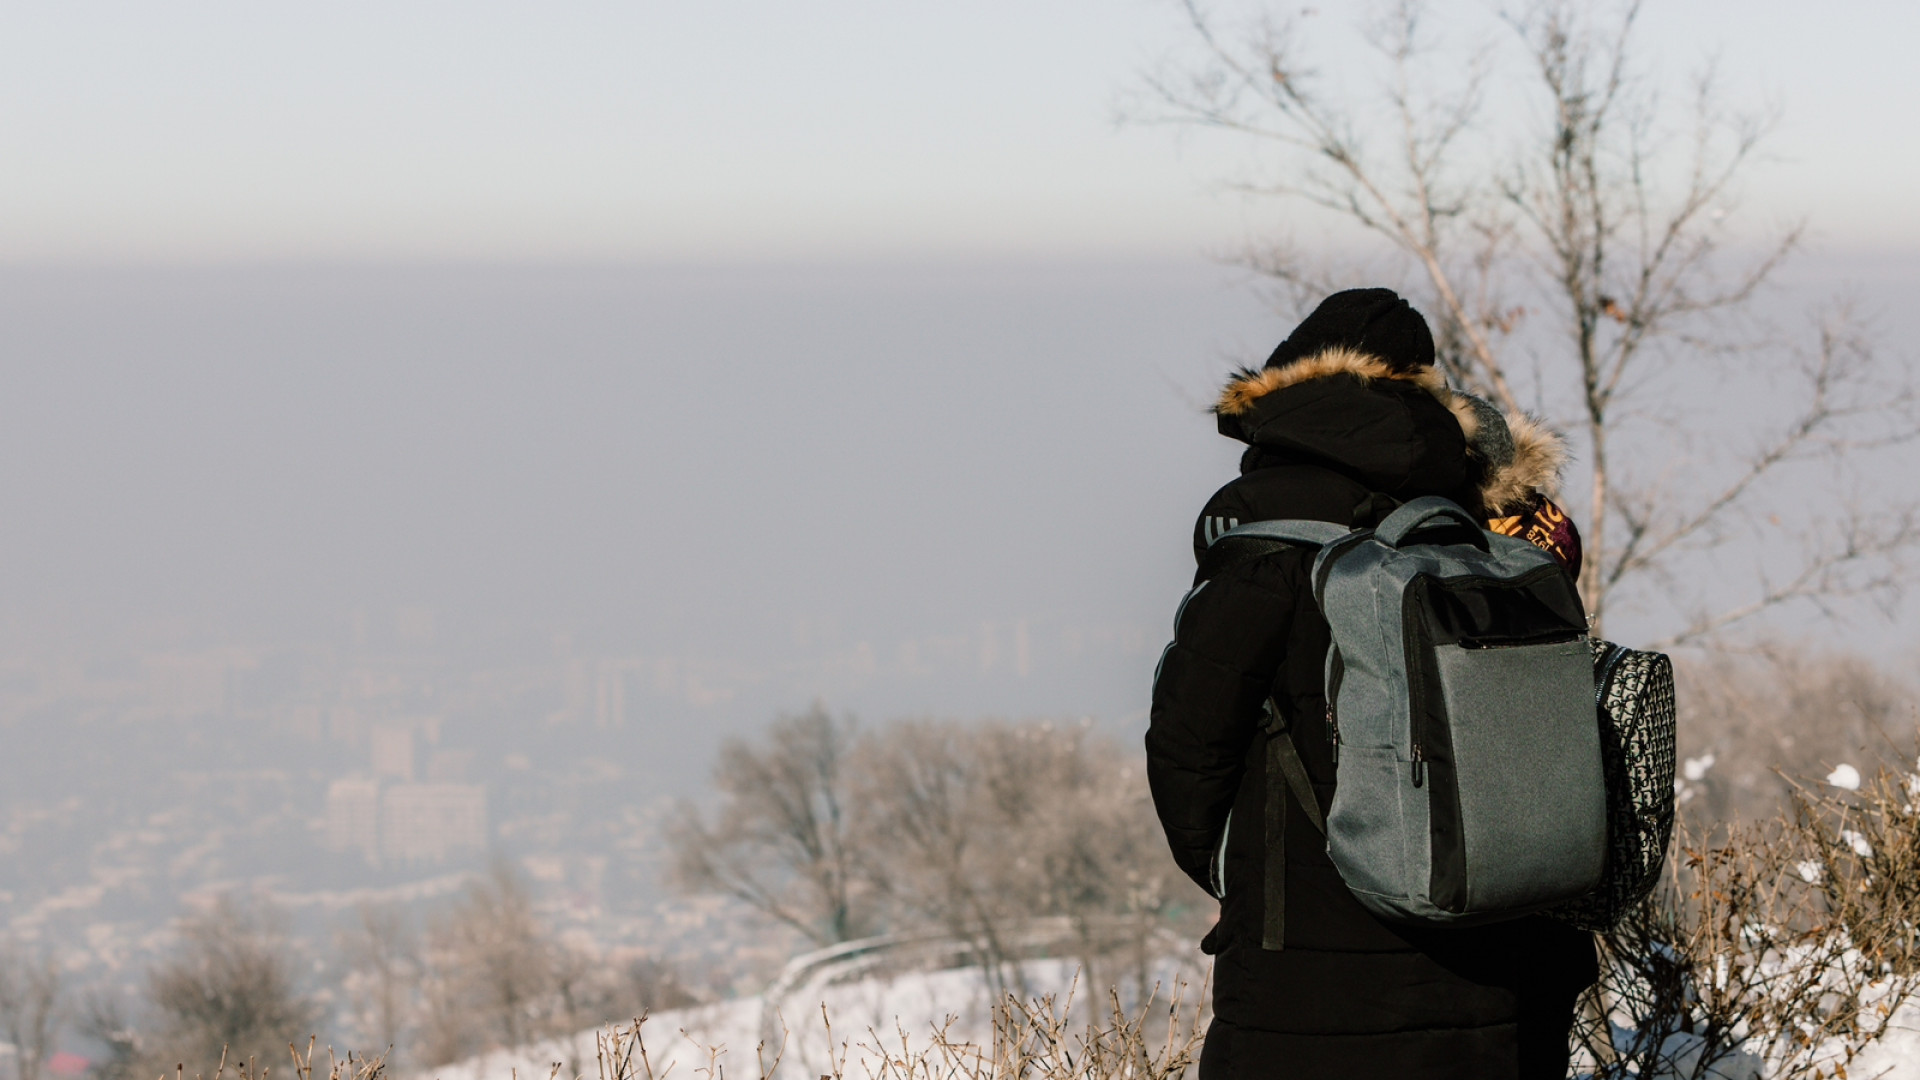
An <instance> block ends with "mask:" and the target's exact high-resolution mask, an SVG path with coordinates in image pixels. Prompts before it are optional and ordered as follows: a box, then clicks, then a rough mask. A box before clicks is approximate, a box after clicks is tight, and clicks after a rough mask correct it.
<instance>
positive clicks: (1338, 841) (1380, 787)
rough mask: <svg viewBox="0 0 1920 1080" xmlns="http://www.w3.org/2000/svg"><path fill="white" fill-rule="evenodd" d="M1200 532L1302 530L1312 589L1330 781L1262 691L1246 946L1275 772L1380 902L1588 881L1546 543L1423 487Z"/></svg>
mask: <svg viewBox="0 0 1920 1080" xmlns="http://www.w3.org/2000/svg"><path fill="white" fill-rule="evenodd" d="M1252 541H1264V542H1265V543H1264V544H1257V545H1253V544H1251V543H1250V542H1252ZM1220 544H1226V545H1228V546H1230V547H1252V548H1254V549H1256V550H1257V549H1262V548H1264V549H1272V548H1273V547H1274V546H1275V545H1277V544H1279V545H1290V546H1299V545H1305V546H1309V547H1314V548H1317V549H1318V555H1317V557H1316V558H1315V560H1314V563H1313V568H1312V576H1311V580H1312V585H1313V595H1314V600H1315V601H1316V602H1317V603H1318V604H1319V606H1320V610H1321V611H1322V613H1323V614H1325V616H1326V619H1327V623H1328V625H1329V626H1330V627H1331V629H1332V632H1333V648H1332V649H1331V650H1329V652H1328V655H1327V673H1326V687H1327V715H1326V724H1327V733H1328V741H1329V743H1330V744H1331V745H1332V747H1333V750H1334V762H1335V774H1336V780H1337V786H1336V788H1335V794H1334V797H1333V804H1332V806H1331V807H1329V808H1327V810H1326V811H1325V814H1324V817H1323V816H1322V811H1321V808H1320V806H1319V803H1318V800H1317V797H1316V796H1315V794H1314V792H1313V789H1312V786H1311V784H1310V782H1309V780H1308V777H1307V774H1306V769H1305V767H1304V766H1303V765H1302V763H1301V761H1300V755H1299V751H1298V749H1297V748H1296V747H1295V746H1294V743H1293V740H1292V737H1291V736H1290V735H1289V733H1288V731H1287V730H1286V728H1285V726H1284V723H1283V721H1282V719H1281V717H1280V714H1279V710H1278V708H1277V707H1274V706H1273V705H1272V703H1271V702H1270V703H1269V709H1268V722H1267V727H1266V731H1267V734H1268V740H1267V755H1268V768H1267V777H1268V792H1267V803H1268V811H1267V818H1268V820H1267V822H1266V825H1267V833H1268V838H1269V851H1268V856H1267V862H1268V864H1269V871H1268V877H1267V882H1266V908H1267V918H1266V927H1265V933H1264V935H1263V937H1264V939H1265V947H1266V948H1269V949H1278V948H1280V947H1281V946H1282V942H1283V940H1284V933H1285V930H1284V927H1285V877H1284V875H1285V855H1284V853H1283V852H1282V851H1281V850H1280V846H1279V838H1280V836H1281V835H1283V834H1284V825H1285V821H1284V808H1285V804H1286V799H1285V795H1284V791H1283V788H1282V785H1285V787H1287V788H1291V789H1292V790H1293V791H1294V793H1295V797H1296V799H1297V800H1298V802H1299V804H1300V806H1301V807H1302V809H1303V810H1304V811H1305V812H1306V813H1307V814H1308V816H1309V817H1311V818H1312V819H1313V824H1314V825H1315V826H1316V827H1317V828H1318V829H1319V830H1320V831H1321V832H1322V833H1324V834H1325V835H1326V838H1327V853H1328V855H1329V856H1331V857H1332V859H1333V863H1334V865H1335V866H1336V867H1337V868H1338V869H1339V871H1340V876H1341V878H1342V879H1344V880H1345V882H1346V884H1347V886H1348V888H1350V889H1351V890H1352V891H1353V894H1354V895H1355V896H1356V897H1358V898H1359V900H1360V902H1361V903H1362V904H1364V905H1365V906H1366V907H1367V908H1368V909H1369V910H1371V911H1373V912H1374V913H1375V914H1377V915H1379V916H1380V917H1382V918H1384V919H1388V920H1391V921H1395V922H1399V923H1403V924H1415V925H1426V926H1465V925H1472V924H1476V923H1485V922H1494V921H1497V920H1501V919H1508V918H1514V917H1517V916H1520V915H1524V914H1527V913H1530V912H1534V911H1540V910H1543V909H1546V908H1549V907H1553V906H1555V905H1558V904H1562V903H1564V902H1566V901H1569V900H1573V899H1575V898H1579V897H1583V896H1585V895H1588V894H1590V893H1591V892H1592V891H1593V890H1594V888H1595V887H1596V885H1598V884H1599V882H1600V880H1601V875H1602V871H1603V870H1604V869H1605V865H1606V861H1607V809H1608V807H1607V791H1606V783H1605V776H1604V773H1603V767H1602V762H1601V742H1600V730H1599V725H1598V724H1597V723H1596V718H1595V711H1594V657H1593V652H1592V650H1591V647H1590V646H1589V644H1588V639H1587V631H1586V613H1585V610H1584V608H1583V607H1582V606H1581V603H1580V598H1579V594H1578V593H1577V592H1576V591H1575V589H1574V586H1573V582H1572V580H1571V579H1570V578H1569V577H1568V576H1567V574H1566V571H1565V570H1563V569H1562V568H1561V566H1560V564H1559V563H1558V562H1556V561H1555V560H1554V558H1553V556H1551V555H1549V554H1548V553H1547V552H1545V551H1542V550H1541V549H1540V548H1538V547H1535V546H1534V545H1532V544H1530V543H1528V542H1527V541H1525V540H1520V539H1515V538H1513V537H1507V536H1501V535H1499V534H1497V533H1492V532H1489V531H1487V530H1486V529H1484V528H1482V527H1481V523H1480V522H1478V521H1476V520H1474V518H1473V517H1472V516H1471V515H1470V514H1468V513H1467V511H1465V510H1464V509H1462V508H1461V507H1460V506H1458V505H1456V504H1455V503H1453V502H1450V501H1448V500H1446V499H1442V498H1437V497H1428V498H1421V499H1415V500H1413V501H1412V502H1409V503H1407V504H1406V505H1404V506H1402V507H1400V508H1399V509H1397V510H1395V511H1394V512H1393V513H1391V514H1390V515H1388V516H1387V517H1386V519H1385V520H1384V521H1382V522H1381V523H1380V525H1379V527H1378V528H1375V529H1358V530H1350V529H1347V528H1345V527H1343V526H1339V525H1334V524H1331V523H1328V522H1320V521H1264V522H1255V523H1252V524H1248V525H1242V526H1239V527H1237V528H1235V529H1232V530H1231V531H1229V532H1227V533H1226V534H1225V535H1223V536H1221V537H1220V538H1219V539H1218V540H1216V545H1220ZM1223 554H1224V553H1223ZM1210 561H1211V560H1210Z"/></svg>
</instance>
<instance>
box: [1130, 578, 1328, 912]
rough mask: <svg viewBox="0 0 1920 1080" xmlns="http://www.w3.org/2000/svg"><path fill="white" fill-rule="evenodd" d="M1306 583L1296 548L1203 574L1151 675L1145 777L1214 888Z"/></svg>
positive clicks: (1171, 828) (1203, 881)
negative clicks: (1216, 857)
mask: <svg viewBox="0 0 1920 1080" xmlns="http://www.w3.org/2000/svg"><path fill="white" fill-rule="evenodd" d="M1303 584H1304V556H1303V554H1302V553H1301V552H1300V551H1298V550H1288V551H1283V552H1279V553H1277V554H1273V555H1268V556H1263V557H1261V558H1257V559H1253V560H1251V561H1249V562H1245V563H1242V564H1240V565H1238V566H1234V567H1232V568H1230V569H1227V570H1225V571H1224V572H1222V573H1220V574H1219V575H1217V576H1216V577H1215V578H1213V579H1212V580H1207V581H1202V582H1200V583H1199V584H1198V585H1196V586H1195V587H1194V589H1193V591H1191V592H1189V593H1188V594H1187V596H1186V598H1185V599H1184V600H1182V601H1181V602H1180V610H1179V613H1178V614H1177V615H1175V616H1174V631H1173V641H1172V642H1171V643H1170V644H1168V646H1167V648H1166V651H1165V652H1164V653H1162V654H1161V657H1160V668H1159V670H1158V672H1156V673H1155V675H1154V680H1153V711H1152V719H1151V722H1150V723H1149V725H1148V728H1147V782H1148V785H1149V786H1150V787H1151V789H1152V791H1153V805H1154V809H1155V810H1156V811H1157V812H1158V813H1159V815H1160V825H1161V827H1162V828H1163V829H1164V830H1165V831H1166V834H1167V844H1168V846H1169V847H1171V848H1172V849H1173V858H1174V861H1175V862H1177V863H1179V865H1180V869H1182V870H1184V871H1186V873H1187V875H1188V876H1189V877H1191V878H1193V880H1194V881H1196V882H1198V883H1199V885H1200V887H1201V888H1203V889H1206V890H1207V891H1208V893H1210V894H1211V893H1212V892H1213V887H1212V885H1211V875H1210V873H1209V870H1210V865H1211V861H1212V857H1213V852H1214V848H1215V846H1216V845H1217V844H1218V843H1219V840H1220V834H1221V830H1222V829H1223V828H1224V827H1225V825H1226V820H1227V812H1228V811H1229V810H1230V809H1232V807H1233V799H1234V793H1235V792H1236V791H1237V790H1238V789H1239V786H1240V778H1241V774H1242V773H1243V772H1244V771H1245V769H1246V767H1247V757H1248V752H1249V750H1250V749H1251V747H1252V743H1253V739H1254V735H1255V734H1256V733H1257V732H1258V730H1259V724H1260V715H1261V708H1262V706H1263V704H1264V703H1265V701H1266V699H1267V695H1268V694H1270V693H1272V692H1273V683H1274V679H1275V676H1276V675H1277V674H1278V672H1279V670H1280V664H1281V661H1282V659H1283V654H1284V652H1285V644H1286V640H1287V635H1288V630H1289V627H1290V625H1291V623H1292V620H1293V616H1294V608H1295V604H1296V598H1297V597H1299V596H1300V595H1303V593H1302V585H1303Z"/></svg>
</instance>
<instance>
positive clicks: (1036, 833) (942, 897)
mask: <svg viewBox="0 0 1920 1080" xmlns="http://www.w3.org/2000/svg"><path fill="white" fill-rule="evenodd" d="M1143 775H1144V774H1143V773H1142V772H1141V771H1140V762H1139V761H1138V753H1137V751H1130V750H1129V751H1123V750H1122V749H1120V747H1118V746H1117V745H1116V744H1114V743H1113V742H1112V741H1111V740H1109V739H1107V738H1105V737H1103V736H1101V735H1100V734H1098V733H1097V732H1095V731H1093V730H1092V729H1091V728H1090V727H1089V726H1088V725H1086V724H1054V723H1050V722H1046V721H1040V722H1028V723H1009V722H1005V721H985V722H978V723H968V722H962V721H954V720H930V719H929V720H913V721H905V722H899V723H894V724H889V725H886V726H885V727H882V728H878V729H874V730H867V731H861V732H858V733H857V734H856V733H854V732H853V731H852V729H851V728H850V726H847V725H842V724H838V723H836V722H834V721H833V720H832V719H830V718H829V717H828V715H827V714H826V713H825V711H824V710H821V709H819V708H817V707H816V708H815V710H814V711H813V712H811V713H809V714H807V715H805V716H802V717H783V718H780V719H777V720H775V721H774V722H773V724H772V725H770V728H769V730H768V732H767V734H766V735H765V736H763V737H761V738H759V739H757V740H754V741H752V742H747V741H736V742H734V743H732V744H730V745H729V747H728V749H727V752H726V754H725V755H724V756H723V760H722V763H721V765H720V767H719V768H718V769H717V770H716V774H715V776H716V782H717V783H718V785H719V786H720V788H721V790H722V792H723V795H724V800H725V801H724V802H723V805H722V807H721V814H720V820H719V823H718V824H716V825H711V826H709V825H705V824H703V823H702V822H701V821H700V820H699V818H698V817H697V815H695V814H694V813H693V812H692V811H687V812H686V814H685V816H684V817H683V819H682V824H681V826H680V828H679V830H678V832H677V833H676V834H675V836H674V844H675V848H676V853H677V855H678V860H679V880H680V883H681V885H682V886H683V887H686V888H691V889H695V890H699V891H704V892H714V893H721V894H725V895H731V896H733V897H735V898H737V899H740V900H743V901H745V902H746V903H748V904H750V905H752V906H753V907H754V908H756V909H757V910H759V911H760V912H761V913H762V914H764V915H765V916H766V917H767V918H768V919H770V920H771V921H773V922H776V923H778V924H780V925H783V926H786V927H788V928H790V929H793V930H796V931H799V932H801V933H802V934H804V935H805V937H806V938H807V939H808V940H810V941H812V942H814V943H818V944H825V943H828V942H831V941H835V940H840V938H839V937H836V936H835V935H836V934H838V935H842V936H851V935H853V934H854V933H855V931H856V930H861V931H863V932H868V933H871V932H877V931H882V930H887V931H926V930H932V931H938V932H940V933H942V934H943V935H944V936H946V937H948V938H951V939H953V940H955V941H958V942H961V943H963V944H964V945H965V946H966V947H967V948H968V949H969V950H970V951H971V952H972V953H973V955H974V957H975V959H976V960H977V961H978V962H979V963H980V965H981V966H982V968H983V970H985V971H986V972H987V974H988V977H989V978H990V979H991V980H992V981H993V982H994V983H995V985H996V987H997V988H999V989H1012V988H1015V987H1016V985H1017V983H1018V980H1019V965H1018V963H1017V961H1018V960H1020V959H1021V958H1022V956H1023V955H1024V950H1025V949H1027V948H1028V945H1026V944H1024V939H1025V938H1026V937H1027V936H1029V935H1030V933H1031V932H1034V931H1035V930H1036V924H1037V922H1038V920H1043V919H1045V920H1052V921H1053V922H1054V923H1058V922H1059V921H1060V920H1062V919H1064V920H1066V921H1068V922H1069V923H1070V924H1071V926H1072V928H1073V931H1074V933H1075V934H1077V936H1078V939H1079V950H1080V956H1081V959H1082V960H1083V961H1085V962H1086V963H1087V964H1088V966H1089V968H1090V969H1097V977H1101V978H1105V977H1106V974H1113V975H1118V974H1121V973H1122V972H1123V971H1124V972H1125V973H1128V974H1132V975H1134V976H1135V980H1134V982H1135V987H1134V989H1135V990H1136V991H1139V992H1144V991H1145V990H1146V989H1148V986H1147V977H1146V969H1147V965H1148V963H1149V961H1150V960H1151V959H1153V958H1154V957H1155V956H1157V955H1158V954H1157V952H1156V951H1155V950H1156V948H1157V942H1158V939H1159V938H1161V937H1163V936H1164V935H1165V934H1166V933H1167V932H1168V931H1169V930H1171V929H1174V924H1176V923H1179V922H1181V920H1183V919H1185V918H1186V917H1187V916H1188V915H1189V914H1190V913H1198V912H1200V911H1202V910H1203V909H1204V908H1205V907H1206V906H1207V905H1206V904H1205V903H1204V902H1203V901H1204V895H1203V894H1202V893H1201V892H1200V891H1199V890H1198V889H1197V888H1195V887H1194V886H1193V884H1192V883H1191V882H1189V881H1187V879H1186V878H1185V876H1183V875H1181V874H1180V873H1179V872H1178V871H1177V870H1176V869H1175V868H1174V867H1173V866H1172V864H1171V863H1170V862H1168V861H1167V860H1166V859H1165V858H1164V857H1163V849H1162V845H1163V843H1164V841H1163V840H1162V839H1161V836H1160V830H1159V826H1158V823H1157V822H1156V821H1155V819H1154V815H1153V808H1152V805H1151V803H1150V800H1149V798H1148V795H1147V791H1146V786H1145V784H1144V783H1142V782H1141V777H1142V776H1143ZM836 912H845V913H847V916H848V917H847V918H846V920H845V921H844V922H838V923H836V922H835V921H834V918H833V915H834V913H836ZM1179 929H1180V930H1182V931H1192V930H1193V929H1195V928H1194V927H1192V926H1187V925H1180V926H1179ZM1047 932H1048V933H1052V932H1053V931H1051V930H1050V931H1047ZM1051 944H1053V945H1056V946H1057V945H1058V944H1059V943H1058V942H1052V943H1051ZM1109 966H1111V967H1112V968H1113V970H1112V971H1111V972H1108V968H1109Z"/></svg>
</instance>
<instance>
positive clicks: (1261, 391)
mask: <svg viewBox="0 0 1920 1080" xmlns="http://www.w3.org/2000/svg"><path fill="white" fill-rule="evenodd" d="M1334 375H1352V376H1353V377H1354V378H1356V379H1359V380H1360V381H1361V382H1363V383H1367V382H1372V381H1373V380H1375V379H1394V380H1397V381H1400V382H1410V383H1413V384H1414V385H1415V386H1418V387H1420V388H1421V389H1422V390H1425V391H1426V392H1427V393H1429V394H1432V395H1433V397H1434V399H1435V400H1436V401H1438V402H1440V404H1442V405H1445V406H1446V407H1447V408H1448V409H1449V410H1450V411H1451V412H1452V413H1453V415H1454V419H1456V420H1458V421H1459V422H1460V430H1461V431H1463V432H1465V433H1466V436H1467V441H1468V442H1472V441H1473V437H1474V435H1476V434H1478V433H1479V430H1480V420H1479V418H1478V417H1476V416H1474V414H1473V409H1472V407H1471V406H1469V405H1468V404H1467V403H1466V402H1464V401H1461V400H1459V398H1458V396H1457V395H1455V394H1454V392H1453V390H1452V389H1450V388H1449V387H1448V386H1447V377H1446V376H1445V375H1442V374H1440V370H1439V369H1438V368H1431V367H1423V368H1415V369H1414V370H1412V371H1405V372H1402V371H1395V370H1394V369H1393V368H1392V367H1389V366H1388V364H1387V362H1386V361H1385V360H1382V359H1380V358H1379V357H1377V356H1375V355H1373V354H1372V353H1365V352H1361V351H1360V350H1359V349H1352V348H1348V347H1347V346H1344V345H1335V346H1334V347H1332V348H1330V349H1326V350H1323V351H1321V352H1317V353H1315V354H1313V355H1312V356H1309V357H1306V358H1304V359H1301V360H1296V361H1294V362H1293V363H1291V364H1288V365H1286V366H1285V367H1277V368H1261V369H1259V370H1257V371H1256V370H1254V369H1252V368H1242V369H1240V370H1239V371H1238V372H1235V373H1234V376H1233V378H1231V379H1229V380H1227V385H1226V388H1225V389H1223V390H1221V391H1220V400H1219V401H1218V402H1216V403H1215V404H1214V406H1213V411H1214V412H1216V413H1219V414H1220V415H1221V416H1239V415H1241V414H1243V413H1246V412H1249V411H1251V410H1252V409H1253V406H1254V403H1255V402H1257V401H1259V400H1260V399H1261V398H1263V397H1266V396H1267V395H1268V394H1271V393H1274V392H1275V391H1278V390H1285V389H1286V388H1287V387H1289V386H1298V385H1300V384H1301V383H1303V382H1311V381H1313V380H1314V379H1325V378H1328V377H1330V376H1334Z"/></svg>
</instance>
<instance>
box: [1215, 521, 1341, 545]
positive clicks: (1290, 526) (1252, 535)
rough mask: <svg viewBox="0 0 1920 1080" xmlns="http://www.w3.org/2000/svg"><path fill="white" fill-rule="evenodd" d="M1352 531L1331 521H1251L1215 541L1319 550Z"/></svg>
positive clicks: (1230, 530) (1223, 534)
mask: <svg viewBox="0 0 1920 1080" xmlns="http://www.w3.org/2000/svg"><path fill="white" fill-rule="evenodd" d="M1352 531H1353V530H1352V529H1351V528H1348V527H1347V526H1345V525H1335V524H1334V523H1333V522H1331V521H1301V520H1289V521H1250V522H1248V523H1246V524H1245V525H1241V526H1238V527H1236V528H1233V529H1229V530H1228V531H1226V532H1225V533H1222V534H1221V535H1220V536H1218V537H1216V538H1215V539H1214V543H1216V544H1217V543H1219V542H1220V541H1222V540H1227V539H1245V540H1278V541H1281V542H1282V543H1287V544H1299V545H1301V546H1303V547H1316V548H1317V547H1325V546H1327V545H1328V544H1331V543H1333V542H1334V541H1335V540H1338V539H1340V538H1341V537H1343V536H1345V535H1347V534H1348V533H1350V532H1352Z"/></svg>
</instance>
